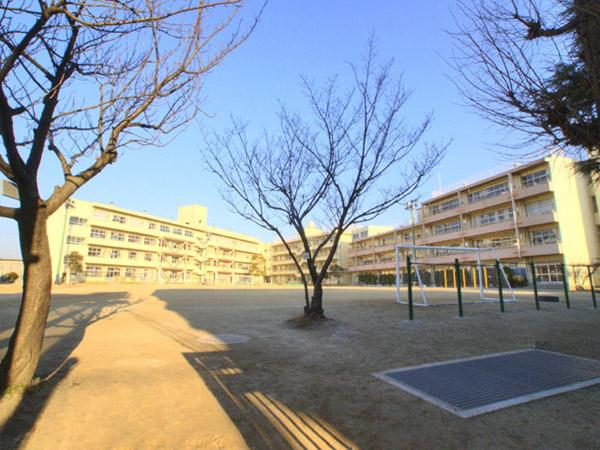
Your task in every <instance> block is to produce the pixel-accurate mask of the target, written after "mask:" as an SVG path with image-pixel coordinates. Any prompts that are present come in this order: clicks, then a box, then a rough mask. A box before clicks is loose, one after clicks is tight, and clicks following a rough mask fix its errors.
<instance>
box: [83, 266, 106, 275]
mask: <svg viewBox="0 0 600 450" xmlns="http://www.w3.org/2000/svg"><path fill="white" fill-rule="evenodd" d="M85 275H86V276H87V277H100V276H102V268H101V267H100V266H86V269H85Z"/></svg>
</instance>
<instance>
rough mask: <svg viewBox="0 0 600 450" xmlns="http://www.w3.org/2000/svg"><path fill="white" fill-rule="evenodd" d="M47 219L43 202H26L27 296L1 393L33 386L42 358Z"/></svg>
mask: <svg viewBox="0 0 600 450" xmlns="http://www.w3.org/2000/svg"><path fill="white" fill-rule="evenodd" d="M47 219H48V217H47V213H46V208H45V205H44V204H43V203H42V202H41V201H40V200H38V199H31V200H26V199H25V200H23V199H22V201H21V208H20V212H19V217H18V223H19V236H20V243H21V254H22V255H23V265H24V268H23V269H24V270H23V293H22V296H21V309H20V311H19V318H18V319H17V324H16V327H15V330H14V332H13V334H12V336H11V338H10V341H9V344H8V351H7V353H6V355H5V356H4V358H3V360H2V362H1V363H0V393H1V394H4V393H6V392H7V390H8V389H15V388H16V389H22V388H26V387H27V386H29V384H30V383H31V380H32V379H33V375H34V373H35V369H36V367H37V365H38V362H39V359H40V355H41V350H42V343H43V339H44V331H45V329H46V321H47V319H48V311H49V308H50V290H51V287H52V265H51V260H50V247H49V245H48V235H47V232H46V222H47Z"/></svg>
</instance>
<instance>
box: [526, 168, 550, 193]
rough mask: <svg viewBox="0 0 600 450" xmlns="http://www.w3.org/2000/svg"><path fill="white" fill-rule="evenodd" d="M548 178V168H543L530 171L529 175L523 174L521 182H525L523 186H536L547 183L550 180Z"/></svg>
mask: <svg viewBox="0 0 600 450" xmlns="http://www.w3.org/2000/svg"><path fill="white" fill-rule="evenodd" d="M548 179H549V174H548V170H546V169H542V170H538V171H536V172H532V173H529V174H527V175H523V176H522V177H521V183H522V184H523V187H526V188H527V187H531V186H535V185H536V184H545V183H547V182H548Z"/></svg>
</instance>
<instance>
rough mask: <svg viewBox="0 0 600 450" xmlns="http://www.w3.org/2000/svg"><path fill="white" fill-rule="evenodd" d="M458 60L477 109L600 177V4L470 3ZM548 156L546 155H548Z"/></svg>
mask: <svg viewBox="0 0 600 450" xmlns="http://www.w3.org/2000/svg"><path fill="white" fill-rule="evenodd" d="M460 10H461V15H462V16H463V17H464V19H465V20H462V19H461V18H458V20H457V21H458V22H459V25H458V26H459V31H458V32H457V33H455V34H454V36H455V38H456V44H457V45H456V53H455V55H454V56H455V57H454V59H453V61H452V64H453V66H454V67H455V69H456V71H457V72H458V74H459V77H458V78H457V84H458V85H459V88H460V90H461V92H462V94H463V95H464V97H465V98H466V100H467V101H468V103H470V104H471V105H473V106H474V107H475V108H476V109H477V110H479V111H480V112H481V113H482V114H483V115H484V116H485V117H487V118H489V119H491V120H492V121H494V122H496V123H498V124H500V125H502V126H505V127H508V128H510V129H513V130H518V131H520V132H522V133H523V136H524V137H525V142H524V144H531V143H537V144H538V145H540V144H542V146H546V147H553V148H555V149H558V150H559V151H566V152H567V153H570V154H572V155H574V156H576V157H577V158H578V159H581V160H582V163H581V164H580V169H582V170H584V171H587V172H596V173H599V172H600V117H599V114H600V2H598V1H597V0H544V1H541V0H464V1H461V2H460ZM545 150H546V151H547V149H545Z"/></svg>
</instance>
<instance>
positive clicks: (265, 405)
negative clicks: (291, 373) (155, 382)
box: [183, 352, 358, 450]
mask: <svg viewBox="0 0 600 450" xmlns="http://www.w3.org/2000/svg"><path fill="white" fill-rule="evenodd" d="M183 356H184V357H185V358H186V360H187V361H188V362H189V364H190V365H191V366H192V367H193V368H194V369H196V371H197V372H198V374H199V375H200V377H201V378H202V380H203V381H204V382H205V383H206V385H207V386H208V387H209V389H210V390H211V392H212V393H213V394H214V395H215V397H216V398H217V400H218V401H219V403H220V405H221V407H222V408H223V409H224V410H225V412H226V413H227V415H228V416H229V417H230V419H231V420H232V421H233V422H234V423H235V425H236V427H237V428H238V430H239V431H240V433H242V435H243V436H244V439H245V440H246V442H247V443H248V445H249V447H250V448H272V449H304V450H308V449H314V450H319V449H336V450H337V449H356V448H358V446H357V445H356V444H355V443H353V442H352V441H350V440H349V439H348V438H347V437H345V436H343V435H342V434H341V433H340V432H339V431H337V430H336V429H335V428H334V427H333V426H332V425H331V424H330V423H328V422H327V421H325V420H324V419H323V418H322V417H320V416H319V415H317V414H315V413H313V412H309V411H305V410H302V409H298V408H294V407H293V406H291V405H290V402H288V403H287V404H286V403H285V402H283V401H281V399H280V398H279V397H280V396H279V395H277V394H276V393H272V392H270V391H271V389H268V390H264V389H263V390H261V389H248V387H249V386H247V385H246V384H245V383H244V382H243V381H241V380H235V378H236V377H243V375H244V374H243V371H242V369H240V368H239V367H237V366H236V364H235V362H234V361H233V360H232V359H231V358H230V357H229V356H227V355H226V354H223V353H204V352H196V353H184V355H183Z"/></svg>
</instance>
